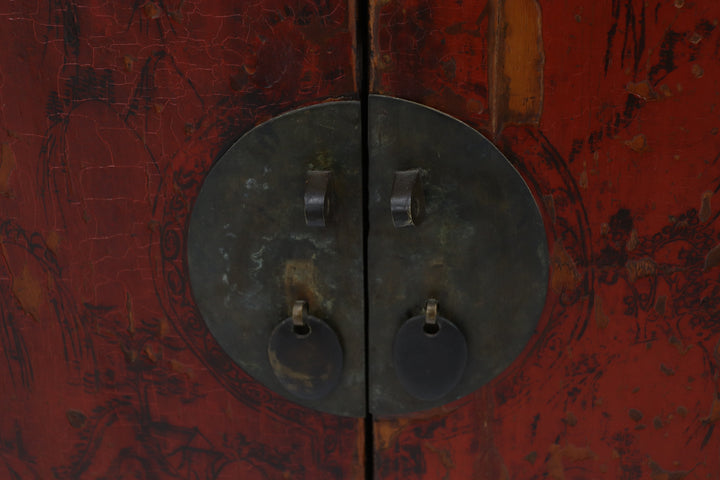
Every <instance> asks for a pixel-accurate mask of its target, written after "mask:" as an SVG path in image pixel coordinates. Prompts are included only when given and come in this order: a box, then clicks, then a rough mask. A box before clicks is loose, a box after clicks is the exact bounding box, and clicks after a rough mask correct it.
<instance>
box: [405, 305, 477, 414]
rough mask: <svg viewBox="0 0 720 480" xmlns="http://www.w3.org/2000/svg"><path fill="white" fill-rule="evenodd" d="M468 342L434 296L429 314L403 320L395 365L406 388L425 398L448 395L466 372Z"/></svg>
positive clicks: (435, 398)
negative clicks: (442, 310)
mask: <svg viewBox="0 0 720 480" xmlns="http://www.w3.org/2000/svg"><path fill="white" fill-rule="evenodd" d="M467 355H468V351H467V342H466V341H465V336H464V335H463V333H462V332H461V331H460V330H459V329H458V328H457V326H455V324H453V323H452V322H451V321H450V320H448V319H446V318H443V317H440V316H438V303H437V300H435V299H434V298H431V299H430V300H428V302H427V305H426V307H425V314H424V315H418V316H416V317H413V318H411V319H409V320H408V321H406V322H405V323H403V325H402V326H401V327H400V330H398V332H397V334H396V335H395V340H394V342H393V366H394V367H395V372H396V374H397V377H398V380H399V382H400V384H401V385H402V386H403V388H404V389H405V391H406V392H407V393H409V394H410V395H412V396H413V397H415V398H416V399H418V400H422V401H433V400H438V399H440V398H443V397H445V396H446V395H447V394H448V393H449V392H451V391H452V390H453V388H455V386H456V385H457V384H458V382H459V381H460V379H461V378H462V376H463V373H464V372H465V364H466V363H467Z"/></svg>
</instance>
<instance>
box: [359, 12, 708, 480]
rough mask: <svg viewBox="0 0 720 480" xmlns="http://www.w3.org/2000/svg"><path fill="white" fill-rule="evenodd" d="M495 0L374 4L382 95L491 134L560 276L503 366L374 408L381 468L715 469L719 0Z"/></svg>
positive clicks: (441, 471) (628, 473) (491, 474)
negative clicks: (533, 327) (420, 409)
mask: <svg viewBox="0 0 720 480" xmlns="http://www.w3.org/2000/svg"><path fill="white" fill-rule="evenodd" d="M489 3H490V5H486V2H485V1H482V0H480V1H477V2H446V1H441V0H408V1H406V2H402V3H400V2H387V1H379V0H378V1H375V2H373V10H372V12H371V23H372V39H371V40H372V44H373V47H374V49H373V57H372V65H373V71H372V83H371V91H373V92H377V93H383V94H389V95H395V96H399V97H403V98H408V99H410V100H414V101H418V102H421V103H424V104H427V105H430V106H433V107H436V108H439V109H441V110H443V111H445V112H447V113H449V114H452V115H454V116H456V117H458V118H460V119H462V120H464V121H466V122H468V123H469V124H471V125H473V126H474V127H476V128H478V129H479V130H481V131H482V132H484V133H485V134H486V135H488V136H490V137H491V138H494V139H495V142H496V144H497V145H498V146H499V148H500V149H501V150H502V151H503V152H504V153H505V154H506V155H507V156H508V157H509V158H510V159H511V160H512V162H513V163H514V164H515V165H516V167H517V168H518V169H519V170H520V171H521V172H522V174H523V175H524V177H525V179H526V180H527V181H528V183H529V184H530V185H531V188H532V189H533V192H534V194H535V195H536V198H537V200H538V203H539V204H540V205H541V208H542V210H543V215H544V216H545V222H546V226H547V230H548V236H549V242H550V251H551V256H552V259H551V264H552V266H551V268H552V269H551V291H550V293H549V296H548V300H547V305H546V309H545V313H544V315H543V317H542V319H541V323H540V326H539V328H538V332H537V334H536V335H535V337H534V338H533V340H532V341H531V343H530V344H529V345H528V347H527V348H526V350H525V352H524V354H523V355H521V357H520V358H518V360H517V361H516V362H515V363H514V364H513V365H512V367H511V368H510V369H508V370H507V371H506V372H505V373H504V374H502V375H501V376H500V377H499V378H497V379H496V380H494V381H493V382H491V383H490V384H488V385H487V386H486V387H484V388H482V389H481V390H479V391H477V392H476V393H475V394H472V395H471V396H469V397H467V398H465V399H462V400H460V401H458V402H456V403H454V404H451V405H448V406H446V407H444V408H441V409H437V410H434V411H431V412H428V413H426V414H424V415H422V416H417V417H414V418H407V417H406V418H397V419H386V420H379V421H377V422H376V426H375V427H376V431H375V445H376V448H377V450H376V454H375V470H376V473H377V478H382V479H400V478H403V479H405V478H423V479H441V478H445V479H465V478H473V479H494V480H495V479H537V478H550V479H554V480H562V479H591V478H607V479H627V480H630V479H640V478H643V479H645V478H651V479H653V480H665V479H678V480H679V479H685V478H687V479H718V478H720V453H719V452H720V429H718V428H717V427H718V422H719V421H720V397H719V396H718V395H719V393H718V392H719V390H720V383H719V380H718V375H719V373H720V347H719V344H718V341H719V339H720V320H718V319H719V318H720V284H718V279H719V278H718V277H719V275H720V268H718V266H719V265H720V248H718V244H720V221H719V220H718V215H719V213H718V206H717V204H718V201H717V200H716V199H714V198H713V196H714V194H715V193H716V192H717V191H718V189H720V165H718V158H720V140H719V139H718V127H720V118H719V116H718V114H719V113H720V112H718V106H720V104H719V103H718V102H719V101H720V62H718V51H719V50H720V29H718V28H717V24H718V19H720V4H719V3H717V2H709V1H707V2H703V1H691V0H650V1H648V0H627V1H625V0H623V1H620V0H612V1H610V0H608V1H597V0H572V1H566V0H563V1H560V0H531V1H528V0H493V1H491V2H489ZM537 7H539V8H537ZM498 12H500V14H499V13H498ZM533 15H535V20H539V21H541V25H542V37H541V40H542V41H539V40H538V38H537V35H535V32H534V31H533V28H528V25H533V24H534V22H533V21H532V20H533ZM537 15H540V18H537ZM498 19H499V20H498ZM498 21H499V22H500V23H499V24H493V23H492V22H498ZM491 32H496V34H494V35H491ZM497 32H501V34H497ZM508 42H509V44H510V45H513V46H514V47H515V48H514V49H509V48H507V45H508ZM511 50H512V52H513V53H514V54H515V55H518V56H520V57H521V58H522V59H526V60H527V61H529V62H534V63H533V64H534V65H537V66H538V67H537V68H539V69H541V71H542V73H543V75H542V76H539V75H538V74H537V71H536V75H532V73H528V69H527V68H525V67H524V65H525V64H523V63H522V62H520V61H518V60H517V59H514V60H513V59H511V60H508V59H507V58H504V59H503V52H504V53H505V54H507V53H508V52H510V51H511ZM505 57H506V55H505ZM493 62H497V63H493ZM491 67H492V68H491ZM490 70H492V71H493V74H492V75H491V74H490V72H489V71H490ZM538 78H540V80H541V81H542V90H541V92H542V94H543V98H541V99H539V98H538V96H537V89H536V88H535V87H536V84H535V83H533V82H537V79H538ZM492 81H495V82H497V81H501V82H503V83H502V84H495V85H491V82H492ZM527 92H531V94H532V95H531V96H526V97H523V95H528V94H527ZM532 92H535V93H532ZM490 95H507V97H505V98H495V97H493V98H490ZM523 100H526V101H525V102H524V103H523ZM538 100H541V103H540V102H538ZM523 105H526V106H527V107H526V108H527V109H528V110H527V111H526V112H522V111H519V110H522V108H525V107H523ZM538 106H539V107H540V108H541V110H540V112H539V116H536V115H535V114H534V113H535V111H533V110H531V109H537V108H538ZM492 108H500V109H501V111H492ZM503 108H504V110H502V109H503ZM512 109H514V110H512ZM523 113H524V114H523ZM493 119H499V121H497V123H494V122H493ZM518 120H519V121H518ZM513 123H515V125H513ZM502 125H504V129H502V128H497V127H498V126H502ZM497 130H501V133H499V134H498V135H497V136H494V134H495V133H497ZM518 294H522V292H521V291H519V292H518Z"/></svg>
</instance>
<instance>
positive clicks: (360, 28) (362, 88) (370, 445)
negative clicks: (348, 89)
mask: <svg viewBox="0 0 720 480" xmlns="http://www.w3.org/2000/svg"><path fill="white" fill-rule="evenodd" d="M353 1H356V2H357V4H356V7H357V9H356V11H357V28H356V32H357V39H356V45H357V53H356V54H357V58H356V62H357V64H358V70H357V71H358V72H359V75H360V78H359V82H358V89H359V92H358V94H359V97H360V111H361V117H360V118H361V135H362V143H361V144H362V187H363V188H362V191H363V198H362V205H363V272H364V275H363V293H364V303H365V308H364V312H365V318H364V322H365V338H364V342H365V409H366V412H367V413H366V414H365V425H364V427H365V428H364V435H365V458H364V461H365V465H364V470H365V478H366V479H367V480H372V479H373V478H374V476H375V446H374V436H375V432H374V429H373V427H374V422H373V417H372V414H371V413H370V382H369V378H370V377H369V373H370V366H369V365H370V360H369V359H370V356H369V352H370V348H369V347H370V345H369V343H368V332H369V322H368V318H369V317H368V305H369V300H370V298H369V293H368V231H369V226H370V224H369V220H368V219H369V214H368V204H369V202H368V200H369V193H368V192H369V190H368V175H369V173H368V171H369V166H370V165H369V147H368V95H369V93H370V0H353Z"/></svg>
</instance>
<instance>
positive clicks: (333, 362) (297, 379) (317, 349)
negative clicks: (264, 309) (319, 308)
mask: <svg viewBox="0 0 720 480" xmlns="http://www.w3.org/2000/svg"><path fill="white" fill-rule="evenodd" d="M267 353H268V361H269V362H270V366H271V367H272V370H273V373H274V374H275V378H277V380H278V381H279V382H280V384H281V385H282V386H283V387H284V388H285V390H287V391H288V392H289V393H290V394H292V395H293V396H295V397H297V398H301V399H304V400H313V399H320V398H323V397H326V396H327V395H328V394H330V392H332V391H333V390H334V389H335V387H337V385H338V384H339V383H340V377H341V375H342V370H343V350H342V347H341V346H340V340H339V339H338V336H337V334H336V333H335V331H334V330H333V329H332V328H331V327H330V325H328V324H327V322H324V321H323V320H321V319H319V318H317V317H313V316H312V315H309V314H308V304H307V302H306V301H305V300H297V301H296V302H295V303H294V304H293V306H292V311H291V314H290V317H289V318H286V319H285V320H284V321H282V322H280V324H279V325H278V326H276V327H275V329H274V330H273V332H272V335H270V341H269V342H268V349H267Z"/></svg>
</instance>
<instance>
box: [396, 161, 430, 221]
mask: <svg viewBox="0 0 720 480" xmlns="http://www.w3.org/2000/svg"><path fill="white" fill-rule="evenodd" d="M424 210H425V199H424V196H423V189H422V181H421V179H420V170H419V169H414V170H405V171H401V172H395V179H394V181H393V188H392V195H391V196H390V212H391V213H392V220H393V225H395V227H396V228H402V227H411V226H414V225H419V224H420V221H421V220H422V215H423V213H424Z"/></svg>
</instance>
